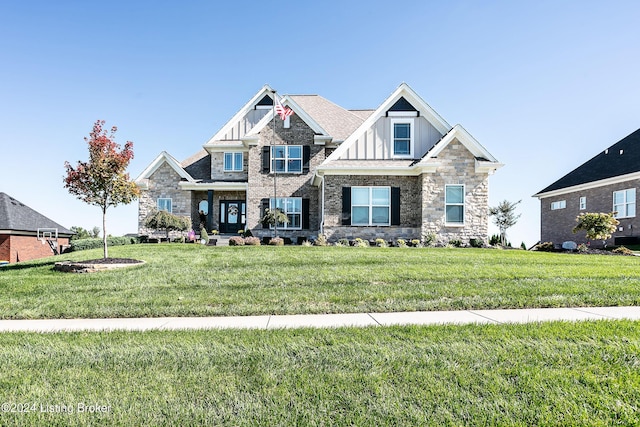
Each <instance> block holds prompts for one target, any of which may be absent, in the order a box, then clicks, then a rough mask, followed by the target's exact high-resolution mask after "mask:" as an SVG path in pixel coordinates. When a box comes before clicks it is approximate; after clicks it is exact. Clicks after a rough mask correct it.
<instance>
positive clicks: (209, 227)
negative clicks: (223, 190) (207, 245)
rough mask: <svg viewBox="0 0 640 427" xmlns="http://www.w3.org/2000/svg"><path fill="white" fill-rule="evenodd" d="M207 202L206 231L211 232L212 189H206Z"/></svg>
mask: <svg viewBox="0 0 640 427" xmlns="http://www.w3.org/2000/svg"><path fill="white" fill-rule="evenodd" d="M207 204H208V205H209V212H207V231H208V232H211V230H212V229H213V190H208V191H207Z"/></svg>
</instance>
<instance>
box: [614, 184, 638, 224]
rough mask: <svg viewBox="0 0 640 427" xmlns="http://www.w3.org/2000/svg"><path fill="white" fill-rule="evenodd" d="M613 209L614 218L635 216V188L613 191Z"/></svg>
mask: <svg viewBox="0 0 640 427" xmlns="http://www.w3.org/2000/svg"><path fill="white" fill-rule="evenodd" d="M613 211H614V212H615V213H616V214H615V217H616V218H630V217H634V216H636V189H635V188H629V189H628V190H621V191H614V192H613Z"/></svg>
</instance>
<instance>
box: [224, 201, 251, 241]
mask: <svg viewBox="0 0 640 427" xmlns="http://www.w3.org/2000/svg"><path fill="white" fill-rule="evenodd" d="M246 223H247V215H246V203H245V201H244V200H220V233H237V232H238V230H244V227H245V224H246Z"/></svg>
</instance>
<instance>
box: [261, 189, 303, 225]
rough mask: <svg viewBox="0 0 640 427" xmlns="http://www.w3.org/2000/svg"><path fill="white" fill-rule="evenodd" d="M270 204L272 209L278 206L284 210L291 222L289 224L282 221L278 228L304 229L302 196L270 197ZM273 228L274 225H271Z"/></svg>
mask: <svg viewBox="0 0 640 427" xmlns="http://www.w3.org/2000/svg"><path fill="white" fill-rule="evenodd" d="M269 206H270V208H271V209H273V208H274V207H276V208H277V209H280V211H281V212H283V213H284V214H285V215H286V216H287V218H289V222H288V223H287V224H284V223H280V224H278V228H280V229H286V230H301V229H302V198H301V197H285V198H278V199H273V198H272V199H270V201H269ZM271 228H273V227H271Z"/></svg>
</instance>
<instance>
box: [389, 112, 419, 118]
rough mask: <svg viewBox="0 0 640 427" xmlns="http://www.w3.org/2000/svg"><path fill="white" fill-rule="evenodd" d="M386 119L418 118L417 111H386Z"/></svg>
mask: <svg viewBox="0 0 640 427" xmlns="http://www.w3.org/2000/svg"><path fill="white" fill-rule="evenodd" d="M387 116H388V117H419V116H420V115H419V114H418V112H417V111H387Z"/></svg>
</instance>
